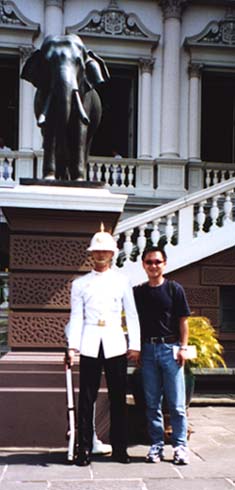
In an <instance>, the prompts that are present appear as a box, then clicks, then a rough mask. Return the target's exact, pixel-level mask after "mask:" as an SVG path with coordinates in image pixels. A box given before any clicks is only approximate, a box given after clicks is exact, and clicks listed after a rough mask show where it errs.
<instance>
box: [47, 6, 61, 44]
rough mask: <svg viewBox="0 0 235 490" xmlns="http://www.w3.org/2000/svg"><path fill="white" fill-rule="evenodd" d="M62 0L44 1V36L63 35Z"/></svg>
mask: <svg viewBox="0 0 235 490" xmlns="http://www.w3.org/2000/svg"><path fill="white" fill-rule="evenodd" d="M63 9H64V0H46V1H45V36H48V35H52V36H56V35H60V34H64V22H63V20H64V19H63Z"/></svg>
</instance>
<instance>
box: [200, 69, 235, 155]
mask: <svg viewBox="0 0 235 490" xmlns="http://www.w3.org/2000/svg"><path fill="white" fill-rule="evenodd" d="M201 142H202V147H201V148H202V152H201V153H202V154H201V158H202V160H204V161H209V162H224V163H234V162H235V74H234V73H229V72H224V73H217V72H213V71H211V72H210V71H208V72H204V73H203V76H202V134H201Z"/></svg>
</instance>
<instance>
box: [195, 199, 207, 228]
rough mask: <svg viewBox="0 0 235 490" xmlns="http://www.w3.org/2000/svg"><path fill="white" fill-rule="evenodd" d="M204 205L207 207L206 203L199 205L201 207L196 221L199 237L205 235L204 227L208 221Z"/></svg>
mask: <svg viewBox="0 0 235 490" xmlns="http://www.w3.org/2000/svg"><path fill="white" fill-rule="evenodd" d="M204 205H205V202H204V201H202V202H200V203H199V207H198V212H197V216H196V221H197V224H198V231H197V236H200V235H203V234H204V230H203V226H204V223H205V220H206V214H205V212H204Z"/></svg>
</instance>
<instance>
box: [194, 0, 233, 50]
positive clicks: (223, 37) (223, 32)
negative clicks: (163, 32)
mask: <svg viewBox="0 0 235 490" xmlns="http://www.w3.org/2000/svg"><path fill="white" fill-rule="evenodd" d="M184 44H185V46H189V47H190V46H199V45H202V46H203V45H204V46H210V45H211V46H213V45H217V46H234V45H235V10H234V9H231V8H229V9H227V11H226V14H225V17H224V19H222V20H220V21H211V22H209V24H207V26H206V27H205V28H204V29H203V30H202V31H201V32H200V33H199V34H196V35H195V36H191V37H187V38H186V39H185V42H184Z"/></svg>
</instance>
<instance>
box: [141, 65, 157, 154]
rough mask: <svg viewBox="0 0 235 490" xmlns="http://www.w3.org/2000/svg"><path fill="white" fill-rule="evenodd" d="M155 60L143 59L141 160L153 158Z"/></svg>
mask: <svg viewBox="0 0 235 490" xmlns="http://www.w3.org/2000/svg"><path fill="white" fill-rule="evenodd" d="M153 65H154V60H153V59H152V58H141V59H140V69H141V96H140V148H139V157H140V158H152V148H151V141H152V138H151V136H152V124H151V123H152V110H151V109H152V70H153Z"/></svg>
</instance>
